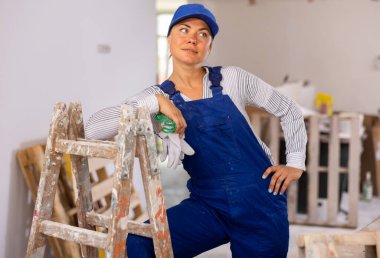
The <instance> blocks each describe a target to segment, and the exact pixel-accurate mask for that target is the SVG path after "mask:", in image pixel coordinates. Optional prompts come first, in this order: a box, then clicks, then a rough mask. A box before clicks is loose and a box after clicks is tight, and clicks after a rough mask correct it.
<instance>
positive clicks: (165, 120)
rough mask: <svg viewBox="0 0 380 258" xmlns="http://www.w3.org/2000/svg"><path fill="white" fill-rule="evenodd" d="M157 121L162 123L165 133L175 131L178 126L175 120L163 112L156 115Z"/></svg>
mask: <svg viewBox="0 0 380 258" xmlns="http://www.w3.org/2000/svg"><path fill="white" fill-rule="evenodd" d="M156 121H157V122H158V123H160V124H161V126H162V131H163V132H164V133H174V131H175V129H176V128H177V127H176V124H175V123H174V121H173V120H171V119H170V118H169V117H167V116H165V115H164V114H162V113H159V114H157V115H156Z"/></svg>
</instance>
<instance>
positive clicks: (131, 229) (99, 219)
mask: <svg viewBox="0 0 380 258" xmlns="http://www.w3.org/2000/svg"><path fill="white" fill-rule="evenodd" d="M86 218H87V223H89V224H91V225H94V226H100V227H104V228H108V225H109V223H110V220H111V218H110V216H109V215H102V214H98V213H96V212H87V213H86ZM127 227H128V233H132V234H135V235H139V236H145V237H152V226H151V225H150V224H147V223H142V222H136V221H133V220H128V223H127Z"/></svg>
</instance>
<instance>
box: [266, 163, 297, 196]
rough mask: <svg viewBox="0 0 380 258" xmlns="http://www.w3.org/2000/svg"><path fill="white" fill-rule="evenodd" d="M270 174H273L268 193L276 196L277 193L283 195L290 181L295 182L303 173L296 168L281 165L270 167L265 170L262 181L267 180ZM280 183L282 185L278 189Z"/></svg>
mask: <svg viewBox="0 0 380 258" xmlns="http://www.w3.org/2000/svg"><path fill="white" fill-rule="evenodd" d="M271 173H273V176H272V179H271V181H270V184H269V189H268V191H269V192H270V193H272V192H273V194H274V195H276V194H278V193H279V194H283V193H284V192H285V190H286V189H287V188H288V186H289V184H290V183H291V182H292V181H297V180H298V179H299V178H300V177H301V175H302V173H303V171H302V170H301V169H298V168H294V167H289V166H283V165H278V166H271V167H269V168H268V169H267V170H265V172H264V174H263V179H265V178H267V177H268V176H269V175H270V174H271ZM282 183H283V185H282V187H281V189H280V186H281V184H282Z"/></svg>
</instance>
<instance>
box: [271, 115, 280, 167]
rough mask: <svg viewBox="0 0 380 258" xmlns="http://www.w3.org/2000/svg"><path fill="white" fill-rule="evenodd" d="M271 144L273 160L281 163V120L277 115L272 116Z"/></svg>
mask: <svg viewBox="0 0 380 258" xmlns="http://www.w3.org/2000/svg"><path fill="white" fill-rule="evenodd" d="M269 130H270V139H271V140H270V144H269V148H270V150H271V153H272V160H273V162H274V164H279V162H280V121H279V119H278V118H277V117H275V116H271V117H270V124H269Z"/></svg>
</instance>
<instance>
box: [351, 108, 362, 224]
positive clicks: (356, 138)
mask: <svg viewBox="0 0 380 258" xmlns="http://www.w3.org/2000/svg"><path fill="white" fill-rule="evenodd" d="M359 130H360V129H359V117H358V116H357V115H356V116H354V117H352V118H351V139H350V145H349V153H348V171H349V173H348V192H349V197H348V198H349V207H348V224H349V225H350V226H351V227H356V226H357V225H358V202H359V192H360V188H359V182H360V179H359V176H360V154H361V141H360V132H359Z"/></svg>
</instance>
